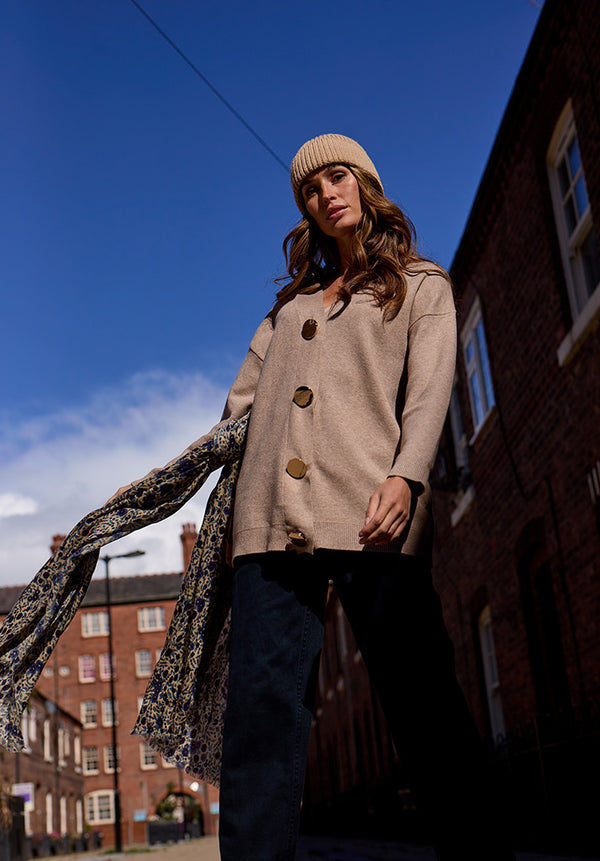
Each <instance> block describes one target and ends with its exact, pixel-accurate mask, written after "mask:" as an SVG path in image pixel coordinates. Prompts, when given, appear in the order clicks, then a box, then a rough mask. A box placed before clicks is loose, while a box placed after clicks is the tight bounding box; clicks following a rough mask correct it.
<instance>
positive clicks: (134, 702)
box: [0, 524, 218, 845]
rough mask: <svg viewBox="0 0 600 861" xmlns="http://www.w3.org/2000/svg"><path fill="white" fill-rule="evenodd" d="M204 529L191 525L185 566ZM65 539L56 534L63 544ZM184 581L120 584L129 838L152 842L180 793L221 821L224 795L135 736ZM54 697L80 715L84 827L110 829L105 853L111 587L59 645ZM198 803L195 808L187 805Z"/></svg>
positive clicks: (118, 700)
mask: <svg viewBox="0 0 600 861" xmlns="http://www.w3.org/2000/svg"><path fill="white" fill-rule="evenodd" d="M195 538H196V529H195V527H194V526H193V525H191V524H186V525H185V526H184V527H183V532H182V535H181V539H182V544H183V556H184V567H187V562H188V561H189V557H190V554H191V549H192V547H193V544H194V541H195ZM61 540H62V536H55V539H54V545H53V549H54V547H55V546H58V544H60V541H61ZM182 579H183V575H182V574H181V573H174V574H155V575H146V576H134V577H111V580H110V584H111V605H112V609H111V618H112V639H113V658H114V663H113V672H114V679H113V681H114V689H115V715H114V718H115V719H116V730H117V751H118V759H119V767H120V770H119V788H120V800H121V824H122V839H123V843H124V844H130V843H137V842H141V841H144V840H145V838H146V823H147V821H148V820H149V819H151V818H152V817H154V816H156V810H157V806H159V805H160V804H161V802H163V801H164V799H165V798H166V797H167V796H169V795H171V794H172V793H175V794H176V795H178V794H181V795H182V796H186V797H187V799H188V801H189V802H194V803H195V806H196V807H197V806H199V807H200V808H201V810H202V818H203V827H204V830H205V832H206V833H209V834H210V833H214V832H215V830H216V824H217V820H218V793H217V791H216V789H214V787H209V786H207V785H206V784H204V783H200V782H197V781H194V779H193V778H191V777H190V776H189V775H187V774H184V773H183V772H181V771H180V770H179V769H177V768H175V767H174V766H172V765H170V764H169V763H167V762H165V761H164V760H163V759H162V758H161V757H160V756H159V755H158V754H157V753H155V751H153V750H152V749H151V748H150V747H149V746H148V745H147V744H146V743H145V742H144V740H143V739H142V738H140V737H139V736H132V735H131V734H130V733H131V729H132V728H133V725H134V723H135V720H136V717H137V714H138V710H139V707H140V704H141V700H142V697H143V694H144V691H145V689H146V685H147V684H148V680H149V678H150V675H151V674H152V671H153V669H154V666H155V664H156V661H157V660H158V657H159V655H160V651H161V649H162V646H163V644H164V640H165V636H166V631H167V628H168V626H169V623H170V621H171V617H172V615H173V609H174V607H175V603H176V600H177V596H178V593H179V589H180V586H181V583H182ZM21 588H22V587H9V588H6V589H2V590H0V613H2V614H6V613H7V612H8V611H9V610H10V607H11V606H12V603H13V602H14V600H16V597H17V596H18V594H19V593H20V591H21ZM37 690H39V691H40V692H41V693H42V694H43V695H45V696H51V695H52V696H54V697H55V699H56V701H57V702H58V703H59V704H60V707H61V709H66V710H67V711H68V712H71V713H72V714H75V715H76V716H77V717H78V719H79V720H80V723H81V728H80V770H81V774H82V778H83V783H84V790H85V794H84V799H83V801H84V806H83V820H84V822H85V823H86V824H87V825H88V826H89V827H90V828H92V829H94V830H98V829H100V830H102V832H103V834H104V838H105V840H104V842H105V844H106V845H112V843H113V842H114V822H115V805H114V791H113V784H114V757H113V745H112V724H113V714H112V708H111V697H110V655H109V645H108V613H107V610H106V585H105V581H104V580H103V579H94V580H92V582H91V584H90V587H89V590H88V592H87V595H86V597H85V598H84V600H83V602H82V605H81V607H80V609H79V610H78V612H77V614H76V616H75V618H74V619H73V622H72V623H71V625H70V626H69V628H68V629H67V630H66V631H65V633H64V634H63V635H62V637H61V638H60V640H59V642H58V644H57V646H56V649H55V651H54V654H53V656H52V658H51V659H50V662H49V663H48V665H47V666H46V668H45V669H44V671H43V673H42V676H41V678H40V681H39V683H38V686H37ZM188 806H189V805H188V804H187V803H186V804H185V807H188Z"/></svg>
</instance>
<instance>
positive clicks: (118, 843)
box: [100, 550, 145, 852]
mask: <svg viewBox="0 0 600 861" xmlns="http://www.w3.org/2000/svg"><path fill="white" fill-rule="evenodd" d="M144 553H145V551H144V550H132V551H131V553H120V554H119V555H118V556H108V555H106V556H101V557H100V558H101V559H102V561H103V562H104V564H105V566H106V612H107V614H108V665H109V674H110V710H111V717H112V749H113V766H114V769H113V787H114V795H115V851H116V852H122V851H123V837H122V834H121V791H120V789H119V754H118V751H117V721H116V709H115V678H114V676H115V674H114V672H113V667H114V655H113V640H112V618H111V603H110V577H109V576H108V566H109V563H110V561H111V560H112V559H130V558H131V557H132V556H143V555H144Z"/></svg>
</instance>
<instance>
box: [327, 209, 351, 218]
mask: <svg viewBox="0 0 600 861" xmlns="http://www.w3.org/2000/svg"><path fill="white" fill-rule="evenodd" d="M345 209H347V207H346V206H336V207H334V208H333V209H330V210H329V212H328V213H327V218H328V219H329V218H335V216H336V215H339V214H340V212H343V211H344V210H345Z"/></svg>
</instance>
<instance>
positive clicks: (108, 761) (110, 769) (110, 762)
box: [104, 744, 121, 774]
mask: <svg viewBox="0 0 600 861" xmlns="http://www.w3.org/2000/svg"><path fill="white" fill-rule="evenodd" d="M113 751H114V748H113V746H112V744H105V745H104V771H105V772H106V774H113V773H114V770H115V757H114V755H113ZM117 755H118V756H119V757H120V755H121V753H120V750H119V746H118V745H117ZM119 771H121V769H120V768H119Z"/></svg>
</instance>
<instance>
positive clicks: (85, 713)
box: [79, 700, 98, 729]
mask: <svg viewBox="0 0 600 861" xmlns="http://www.w3.org/2000/svg"><path fill="white" fill-rule="evenodd" d="M88 706H92V707H93V708H88ZM92 712H93V716H94V718H93V720H90V718H91V717H92ZM79 719H80V721H81V725H82V726H83V727H85V728H86V729H88V728H91V727H95V726H98V703H97V702H96V700H82V701H81V702H80V703H79Z"/></svg>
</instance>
